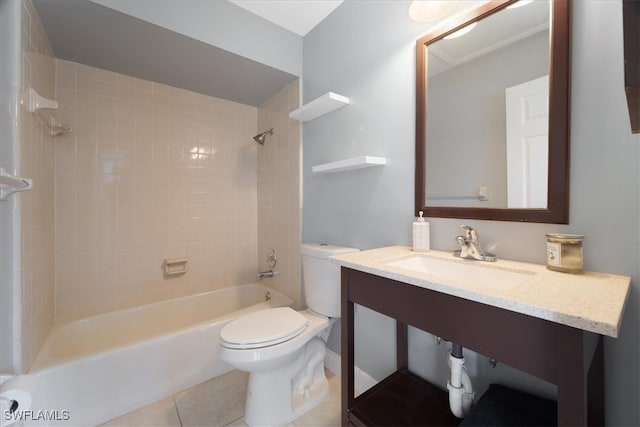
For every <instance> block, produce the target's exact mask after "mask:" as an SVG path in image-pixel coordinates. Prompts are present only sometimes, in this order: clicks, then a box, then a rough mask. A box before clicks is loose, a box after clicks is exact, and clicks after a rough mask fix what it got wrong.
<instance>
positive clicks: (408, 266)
mask: <svg viewBox="0 0 640 427" xmlns="http://www.w3.org/2000/svg"><path fill="white" fill-rule="evenodd" d="M387 265H388V266H390V267H398V268H402V269H405V270H411V271H415V272H418V273H424V274H429V275H432V276H437V277H440V278H442V279H444V282H445V284H446V281H447V280H454V281H456V282H459V283H468V284H469V285H471V286H473V285H482V286H488V287H492V288H497V289H505V290H508V289H511V288H515V287H516V286H518V285H520V284H522V283H523V282H525V281H527V280H529V279H530V278H531V276H532V275H533V274H535V273H533V272H520V271H513V270H506V269H504V268H500V267H498V266H496V265H491V264H482V261H471V260H469V261H466V260H451V261H449V260H445V259H440V258H432V257H428V256H420V255H414V256H410V257H408V258H402V259H399V260H397V261H393V262H389V263H387Z"/></svg>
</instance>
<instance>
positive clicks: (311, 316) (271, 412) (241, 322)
mask: <svg viewBox="0 0 640 427" xmlns="http://www.w3.org/2000/svg"><path fill="white" fill-rule="evenodd" d="M357 251H358V249H354V248H347V247H342V246H334V245H327V244H303V245H302V246H301V254H302V275H303V281H304V291H305V300H306V304H307V306H308V308H307V309H306V310H303V311H295V310H293V309H291V308H290V307H278V308H271V309H267V310H261V311H257V312H254V313H250V314H247V315H245V316H242V317H239V318H238V319H236V320H234V321H231V322H229V324H227V325H226V326H225V327H224V328H222V330H221V331H220V347H219V353H220V358H221V359H222V360H223V361H225V362H227V363H228V364H229V365H231V366H232V367H234V368H236V369H239V370H242V371H247V372H249V388H248V389H247V402H246V407H245V416H244V422H245V423H246V424H248V425H249V426H277V425H282V424H286V423H289V422H291V421H292V420H293V419H295V418H297V417H299V416H300V415H302V414H303V413H305V412H307V411H308V410H309V409H311V408H313V407H314V406H316V405H317V404H319V403H320V402H322V401H323V400H324V398H325V397H326V396H327V394H328V393H329V385H328V382H327V378H326V377H325V374H324V356H325V349H326V342H327V338H328V337H329V333H330V332H331V327H332V326H333V324H334V323H335V322H336V321H337V318H339V317H340V267H339V265H338V264H336V263H333V262H331V260H330V259H329V257H331V256H334V255H340V254H345V253H350V252H357Z"/></svg>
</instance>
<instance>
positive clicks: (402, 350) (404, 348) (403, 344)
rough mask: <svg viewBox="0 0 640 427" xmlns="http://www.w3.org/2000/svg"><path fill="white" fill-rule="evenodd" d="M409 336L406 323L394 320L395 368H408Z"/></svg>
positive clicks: (399, 369)
mask: <svg viewBox="0 0 640 427" xmlns="http://www.w3.org/2000/svg"><path fill="white" fill-rule="evenodd" d="M408 344H409V337H408V332H407V324H406V323H402V322H400V321H398V320H396V366H397V367H396V369H397V370H398V371H408V370H409V347H408Z"/></svg>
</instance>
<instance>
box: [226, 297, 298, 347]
mask: <svg viewBox="0 0 640 427" xmlns="http://www.w3.org/2000/svg"><path fill="white" fill-rule="evenodd" d="M308 323H309V320H308V319H307V318H306V317H304V316H303V315H301V314H300V313H298V312H297V311H294V310H292V309H291V308H289V307H278V308H270V309H267V310H261V311H256V312H255V313H251V314H247V315H245V316H242V317H240V318H239V319H236V320H234V321H232V322H229V324H228V325H227V326H225V327H224V328H222V331H220V338H221V340H222V345H223V346H225V347H227V348H237V349H250V348H260V347H267V346H271V345H275V344H279V343H281V342H284V341H287V340H290V339H291V338H293V337H295V336H297V335H299V334H300V333H301V332H302V331H304V330H305V329H306V327H307V324H308Z"/></svg>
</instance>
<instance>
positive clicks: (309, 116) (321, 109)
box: [289, 92, 349, 122]
mask: <svg viewBox="0 0 640 427" xmlns="http://www.w3.org/2000/svg"><path fill="white" fill-rule="evenodd" d="M348 104H349V98H348V97H346V96H342V95H338V94H337V93H333V92H327V93H325V94H324V95H322V96H321V97H319V98H316V99H314V100H313V101H311V102H309V103H307V104H304V105H303V106H302V107H300V108H298V109H297V110H293V111H292V112H290V113H289V118H291V119H294V120H299V121H301V122H308V121H311V120H313V119H315V118H317V117H320V116H322V115H324V114H327V113H330V112H331V111H333V110H337V109H338V108H342V107H344V106H345V105H348Z"/></svg>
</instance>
